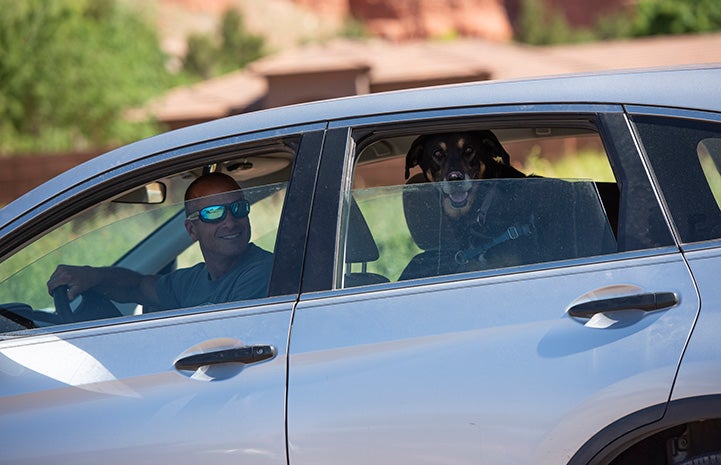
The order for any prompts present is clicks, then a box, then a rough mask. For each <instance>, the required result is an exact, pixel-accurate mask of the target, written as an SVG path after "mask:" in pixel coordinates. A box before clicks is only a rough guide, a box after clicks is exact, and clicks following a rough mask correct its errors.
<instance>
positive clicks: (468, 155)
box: [463, 145, 476, 158]
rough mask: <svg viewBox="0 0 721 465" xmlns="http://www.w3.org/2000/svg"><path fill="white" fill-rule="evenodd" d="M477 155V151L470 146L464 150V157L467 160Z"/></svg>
mask: <svg viewBox="0 0 721 465" xmlns="http://www.w3.org/2000/svg"><path fill="white" fill-rule="evenodd" d="M475 154H476V151H475V150H474V149H473V147H471V146H470V145H469V146H467V147H466V148H464V149H463V156H465V157H466V158H473V156H474V155H475Z"/></svg>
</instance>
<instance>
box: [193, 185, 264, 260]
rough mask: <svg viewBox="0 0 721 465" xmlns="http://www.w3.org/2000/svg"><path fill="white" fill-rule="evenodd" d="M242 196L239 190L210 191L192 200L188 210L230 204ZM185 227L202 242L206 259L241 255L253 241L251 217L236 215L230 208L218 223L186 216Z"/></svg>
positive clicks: (220, 258) (201, 247)
mask: <svg viewBox="0 0 721 465" xmlns="http://www.w3.org/2000/svg"><path fill="white" fill-rule="evenodd" d="M241 199H243V195H242V193H241V192H240V191H233V192H224V193H219V194H214V195H209V196H206V197H201V198H199V199H194V200H192V201H191V203H190V204H189V210H190V212H193V211H198V210H200V209H202V208H205V207H209V206H212V205H228V204H229V203H231V202H234V201H236V200H241ZM185 227H186V229H187V230H188V234H190V237H191V238H192V239H193V240H197V241H198V242H199V243H200V249H201V251H202V252H203V257H204V258H205V261H206V262H210V261H212V260H227V259H233V258H236V257H239V256H240V255H242V254H243V252H245V250H246V249H247V247H248V242H249V241H250V221H249V220H248V217H247V216H246V217H245V218H236V217H235V216H233V214H232V213H231V212H230V209H229V208H227V209H226V214H225V218H223V219H222V220H221V221H219V222H217V223H205V222H203V221H201V220H200V219H195V220H187V221H186V222H185Z"/></svg>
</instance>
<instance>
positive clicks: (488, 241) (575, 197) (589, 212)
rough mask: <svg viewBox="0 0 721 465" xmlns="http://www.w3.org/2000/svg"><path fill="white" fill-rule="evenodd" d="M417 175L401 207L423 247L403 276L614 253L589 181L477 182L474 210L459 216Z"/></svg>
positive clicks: (524, 179)
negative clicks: (450, 214)
mask: <svg viewBox="0 0 721 465" xmlns="http://www.w3.org/2000/svg"><path fill="white" fill-rule="evenodd" d="M414 178H415V179H414ZM414 178H411V180H409V183H408V184H409V185H407V186H405V187H404V192H403V209H404V214H405V217H406V223H407V225H408V229H409V231H410V233H411V237H412V238H413V240H414V242H415V243H416V245H417V246H418V247H419V248H420V249H421V250H422V252H421V253H419V254H417V255H416V256H415V257H413V258H412V259H411V261H410V262H409V263H408V265H407V266H406V268H405V269H404V271H403V272H402V273H401V276H400V278H399V280H405V279H414V278H420V277H427V276H437V275H444V274H452V273H461V272H467V271H479V270H485V269H491V268H503V267H508V266H517V265H524V264H531V263H540V262H547V261H554V260H565V259H570V258H579V257H587V256H593V255H601V254H607V253H613V252H615V251H616V241H615V237H614V235H613V232H612V230H611V226H610V224H609V222H608V219H607V218H606V215H605V213H604V209H603V206H602V204H601V201H600V199H599V195H598V191H597V189H596V186H595V184H594V183H593V182H591V181H565V180H560V179H550V178H523V179H489V180H478V181H474V182H475V183H477V186H476V189H475V192H474V194H473V195H474V196H475V199H474V200H473V205H474V209H473V210H472V213H469V214H468V215H465V216H464V217H463V219H460V220H454V219H451V218H449V217H448V216H447V215H446V214H444V212H443V207H442V205H441V196H440V193H439V190H438V189H437V188H435V187H434V186H433V184H431V183H426V184H416V183H417V182H418V181H419V178H418V177H417V176H414ZM420 180H422V178H420Z"/></svg>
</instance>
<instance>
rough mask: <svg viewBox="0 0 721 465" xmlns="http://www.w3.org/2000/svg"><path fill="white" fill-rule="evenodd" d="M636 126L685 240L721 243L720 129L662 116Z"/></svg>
mask: <svg viewBox="0 0 721 465" xmlns="http://www.w3.org/2000/svg"><path fill="white" fill-rule="evenodd" d="M634 123H635V125H636V127H637V129H638V133H639V135H640V138H641V142H642V144H643V147H644V150H645V152H646V154H647V156H648V158H649V161H650V163H651V166H652V168H653V172H654V174H655V175H656V177H657V179H658V181H659V184H660V188H661V191H662V193H663V195H664V199H665V200H666V203H667V205H668V207H669V209H670V211H671V215H672V217H673V222H674V225H675V226H676V230H677V231H678V234H679V236H680V237H681V240H682V241H683V242H686V243H691V242H701V241H707V240H712V239H718V238H721V210H720V209H719V205H721V174H719V173H720V171H721V124H718V123H712V122H704V121H700V120H691V119H681V118H664V117H659V116H635V117H634Z"/></svg>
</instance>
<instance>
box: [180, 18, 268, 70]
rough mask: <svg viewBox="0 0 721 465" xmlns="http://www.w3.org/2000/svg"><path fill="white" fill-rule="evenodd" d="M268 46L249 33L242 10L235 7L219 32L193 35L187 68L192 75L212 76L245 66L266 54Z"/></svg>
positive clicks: (189, 47)
mask: <svg viewBox="0 0 721 465" xmlns="http://www.w3.org/2000/svg"><path fill="white" fill-rule="evenodd" d="M264 48H265V43H264V41H263V39H262V38H261V37H259V36H256V35H253V34H250V33H249V32H247V31H246V30H245V25H244V23H243V17H242V15H241V14H240V12H239V11H238V10H235V9H231V10H228V11H226V12H225V13H224V14H223V17H222V18H221V22H220V25H219V27H218V31H217V34H214V35H208V34H193V35H191V36H190V37H189V39H188V51H187V53H186V55H185V58H184V60H183V70H184V71H185V72H186V73H188V74H189V75H190V76H192V77H195V78H200V79H208V78H210V77H213V76H217V75H220V74H223V73H227V72H229V71H234V70H237V69H242V68H243V67H245V66H246V65H247V64H248V63H250V62H252V61H254V60H257V59H258V58H260V57H262V56H263V54H264Z"/></svg>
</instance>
